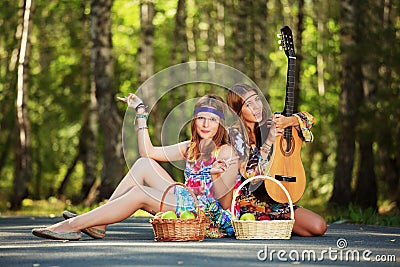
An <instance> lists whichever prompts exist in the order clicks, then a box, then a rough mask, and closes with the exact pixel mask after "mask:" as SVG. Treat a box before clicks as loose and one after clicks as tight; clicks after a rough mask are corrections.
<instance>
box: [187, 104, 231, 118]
mask: <svg viewBox="0 0 400 267" xmlns="http://www.w3.org/2000/svg"><path fill="white" fill-rule="evenodd" d="M199 112H210V113H213V114H215V115H217V116H218V117H220V118H221V119H223V120H225V116H224V113H222V112H221V111H219V110H216V109H214V108H209V107H199V108H196V109H195V110H194V112H193V116H194V115H196V114H197V113H199Z"/></svg>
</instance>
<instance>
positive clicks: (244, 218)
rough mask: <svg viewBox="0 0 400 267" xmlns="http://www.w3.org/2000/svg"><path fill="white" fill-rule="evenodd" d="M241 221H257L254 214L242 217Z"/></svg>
mask: <svg viewBox="0 0 400 267" xmlns="http://www.w3.org/2000/svg"><path fill="white" fill-rule="evenodd" d="M240 220H241V221H255V220H256V216H254V214H253V213H245V214H243V215H242V216H240Z"/></svg>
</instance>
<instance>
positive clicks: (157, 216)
mask: <svg viewBox="0 0 400 267" xmlns="http://www.w3.org/2000/svg"><path fill="white" fill-rule="evenodd" d="M163 214H164V212H162V211H160V212H157V213H156V215H154V218H161V216H162V215H163Z"/></svg>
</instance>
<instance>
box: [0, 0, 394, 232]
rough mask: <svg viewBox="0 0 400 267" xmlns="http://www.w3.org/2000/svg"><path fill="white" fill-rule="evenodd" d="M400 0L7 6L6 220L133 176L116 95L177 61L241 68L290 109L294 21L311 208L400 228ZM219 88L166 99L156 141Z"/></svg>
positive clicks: (0, 28)
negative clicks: (188, 106)
mask: <svg viewBox="0 0 400 267" xmlns="http://www.w3.org/2000/svg"><path fill="white" fill-rule="evenodd" d="M399 5H400V3H399V1H394V0H355V1H350V0H342V1H322V0H321V1H317V0H298V1H297V0H296V1H294V0H280V1H279V0H263V1H261V0H254V1H250V0H247V1H240V0H201V1H200V0H162V1H161V0H158V1H149V0H114V1H111V0H98V1H96V0H93V1H88V0H68V1H67V0H65V1H63V0H60V1H55V0H19V1H11V0H6V1H1V3H0V14H1V15H0V32H1V35H0V58H1V61H0V108H1V112H0V212H1V214H2V215H5V214H49V213H56V214H57V215H59V213H60V212H61V211H62V210H63V209H64V208H71V207H75V209H79V208H81V209H83V210H84V209H88V208H90V207H93V206H96V205H99V204H101V203H102V201H103V200H105V199H107V197H109V196H110V193H111V192H112V190H113V189H114V188H115V186H116V185H117V184H118V182H119V180H120V179H121V178H122V177H123V175H124V174H125V173H126V171H127V164H126V163H125V160H124V155H123V152H122V136H121V132H122V123H123V118H124V113H125V109H126V106H125V105H123V103H117V102H116V101H115V96H122V95H126V94H128V93H129V92H135V91H136V89H137V88H139V86H140V85H141V84H142V83H143V82H144V81H146V80H147V79H148V78H149V77H151V76H152V75H153V74H155V73H157V72H159V71H161V70H163V69H165V68H168V67H170V66H172V65H175V64H179V63H184V62H189V61H211V62H218V63H222V64H226V65H228V66H231V67H233V68H235V69H238V70H240V71H241V72H243V73H245V74H246V75H247V76H248V77H250V78H251V79H252V80H253V81H254V82H255V83H256V84H257V85H258V87H259V88H260V89H261V90H262V92H263V93H264V95H265V97H266V99H267V100H268V102H269V104H270V107H271V109H272V111H282V109H283V105H284V98H285V85H286V71H287V58H286V56H285V54H284V53H283V52H282V51H280V50H279V45H278V43H277V38H276V34H277V33H279V32H280V28H281V27H282V26H284V25H288V26H290V27H291V29H292V30H293V36H294V40H295V49H296V56H297V66H296V67H297V71H296V87H295V101H296V106H295V107H296V109H298V110H306V111H309V112H310V113H312V114H313V115H314V116H315V118H316V123H315V125H314V127H313V128H312V130H313V133H314V135H315V141H314V143H312V144H307V145H305V146H303V149H302V161H303V164H304V167H305V170H306V174H307V189H306V192H305V194H304V196H303V198H302V199H301V201H300V202H299V204H300V205H302V206H304V207H307V208H311V209H313V210H316V211H317V212H319V213H320V214H321V215H322V216H324V217H325V218H326V219H327V220H328V221H337V220H349V221H352V222H363V223H370V224H374V223H379V224H387V225H395V226H400V216H399V214H400V212H399V204H400V153H399V151H400V142H399V136H400V124H399V122H398V118H400V108H399V107H400V106H399V103H400V101H399V100H400V96H399V88H400V77H399V75H400V45H399V44H400V7H399ZM208 92H215V88H213V86H210V85H204V86H192V87H191V86H188V87H186V88H185V90H173V91H171V93H169V94H168V95H166V96H165V97H163V98H162V99H161V100H160V101H159V103H157V106H156V108H155V109H154V110H152V114H151V119H150V121H149V124H150V128H151V129H150V132H151V135H152V140H153V141H154V143H155V144H157V143H159V142H160V136H159V130H160V128H161V126H162V120H161V119H158V118H163V117H165V116H166V115H167V113H168V110H169V108H170V107H171V106H174V105H177V104H178V103H181V102H182V101H183V100H185V99H187V98H193V97H197V96H199V95H202V94H204V93H208ZM153 93H154V92H151V91H149V92H148V94H149V95H150V96H151V95H152V94H153ZM222 96H224V95H222ZM154 118H157V119H154ZM132 120H133V118H132ZM132 130H134V126H133V125H132ZM164 166H165V167H166V168H167V169H168V171H169V172H170V173H171V174H172V175H173V176H174V177H176V179H178V180H179V179H182V174H181V172H179V170H177V169H176V168H175V167H173V166H170V165H168V164H165V165H164Z"/></svg>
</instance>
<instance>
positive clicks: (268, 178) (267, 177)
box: [231, 175, 294, 220]
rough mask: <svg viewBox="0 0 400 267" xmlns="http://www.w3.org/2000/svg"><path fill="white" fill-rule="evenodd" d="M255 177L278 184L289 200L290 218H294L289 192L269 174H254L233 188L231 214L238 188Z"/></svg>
mask: <svg viewBox="0 0 400 267" xmlns="http://www.w3.org/2000/svg"><path fill="white" fill-rule="evenodd" d="M256 179H262V180H270V181H273V182H275V183H276V184H277V185H279V187H280V188H281V189H282V190H283V192H285V195H286V196H287V198H288V201H289V208H290V219H292V220H294V210H293V203H292V198H291V197H290V195H289V192H288V191H287V190H286V188H285V187H284V186H283V185H282V183H281V182H279V181H278V180H276V179H274V178H272V177H270V176H262V175H258V176H254V177H251V178H249V179H246V180H245V181H244V182H243V183H242V184H241V185H240V186H239V187H238V188H237V189H236V190H235V192H234V193H233V198H232V204H231V212H232V215H234V214H235V213H234V209H235V204H236V203H235V202H236V197H237V196H238V195H239V191H240V189H242V187H243V186H245V185H246V184H248V183H250V182H251V181H253V180H256Z"/></svg>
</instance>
